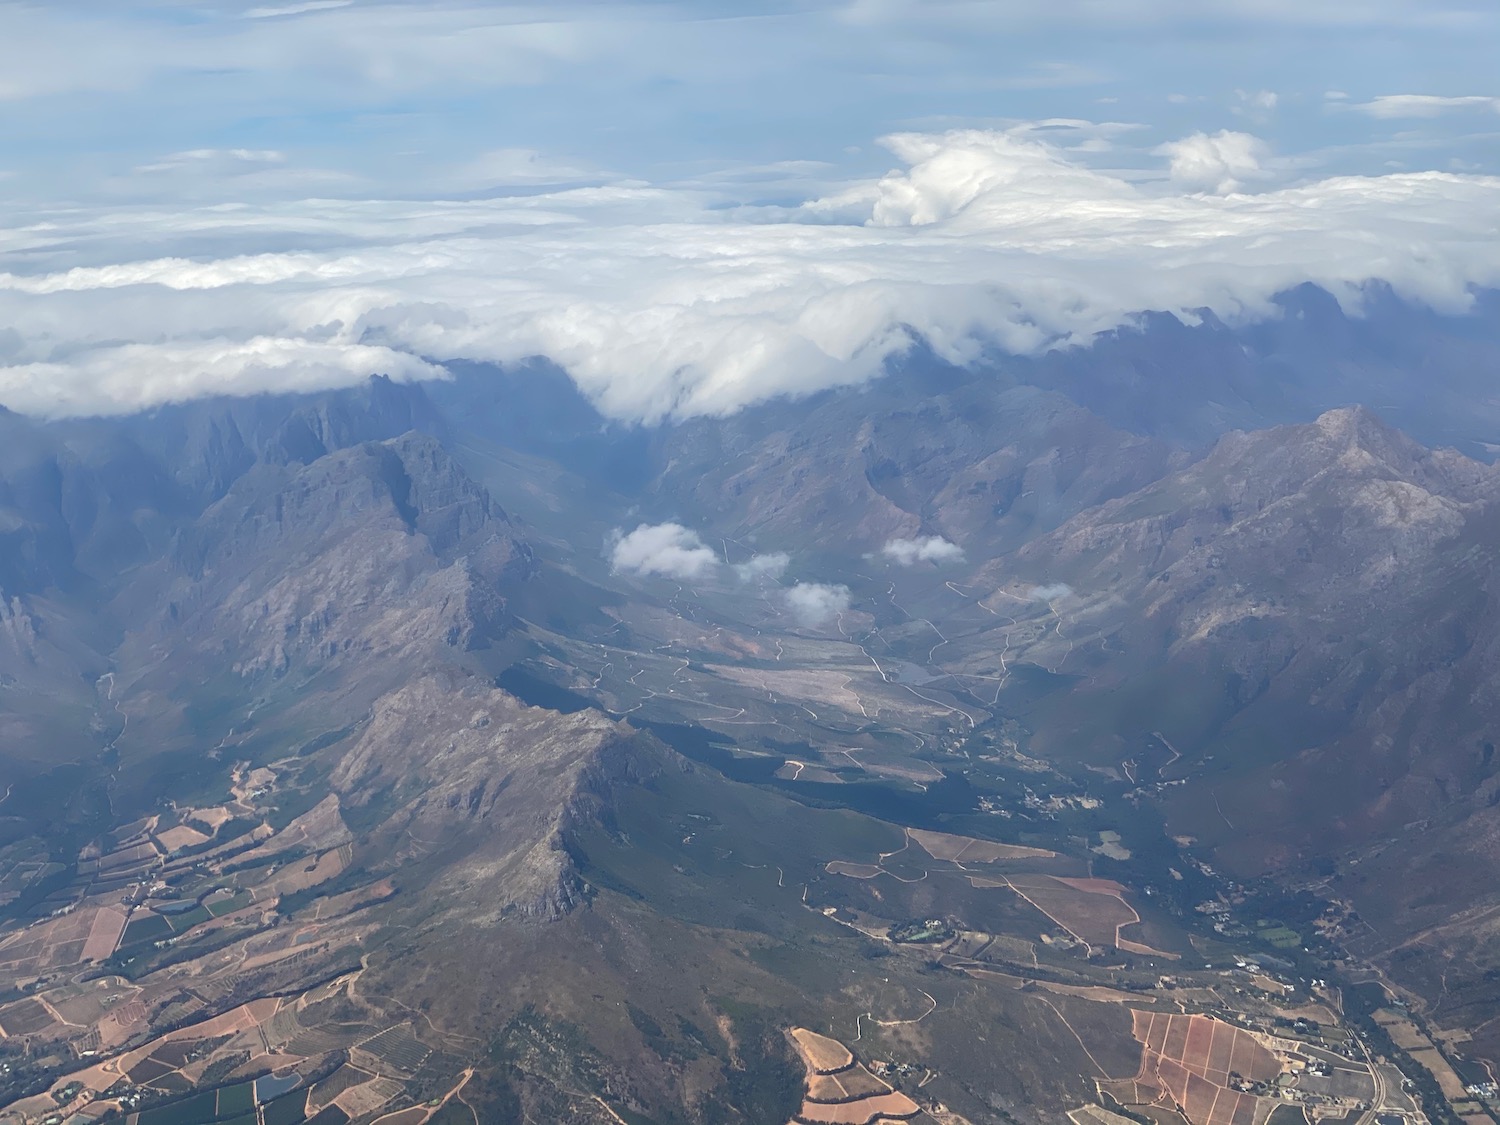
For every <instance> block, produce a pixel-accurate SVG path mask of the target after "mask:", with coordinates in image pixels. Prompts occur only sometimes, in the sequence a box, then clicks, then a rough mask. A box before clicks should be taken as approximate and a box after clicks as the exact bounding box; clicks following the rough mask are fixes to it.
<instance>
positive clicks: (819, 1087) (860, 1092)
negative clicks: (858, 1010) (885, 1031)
mask: <svg viewBox="0 0 1500 1125" xmlns="http://www.w3.org/2000/svg"><path fill="white" fill-rule="evenodd" d="M788 1034H789V1035H790V1036H791V1039H792V1042H793V1043H794V1044H795V1045H796V1047H797V1051H798V1053H799V1054H801V1056H802V1063H803V1066H805V1067H806V1068H807V1090H806V1095H805V1096H804V1097H803V1099H802V1108H800V1109H799V1110H798V1111H797V1116H796V1119H795V1120H796V1122H801V1123H803V1125H870V1123H871V1122H874V1121H879V1120H882V1119H892V1120H904V1119H906V1118H910V1117H915V1116H916V1115H917V1114H918V1113H920V1112H921V1107H920V1106H919V1105H917V1103H916V1102H914V1101H912V1100H911V1098H909V1097H907V1096H906V1095H905V1094H903V1093H902V1092H901V1091H900V1090H893V1089H892V1088H891V1086H890V1084H889V1083H887V1082H885V1081H882V1080H881V1079H879V1078H877V1077H876V1076H875V1075H873V1074H871V1073H870V1072H869V1071H868V1070H866V1069H865V1068H864V1066H863V1065H862V1064H861V1063H860V1062H859V1061H858V1060H856V1059H855V1057H854V1052H852V1051H851V1050H849V1048H848V1047H846V1046H844V1044H842V1043H840V1042H839V1041H838V1040H837V1039H830V1038H828V1036H826V1035H819V1034H818V1033H817V1032H815V1031H809V1030H807V1028H805V1027H794V1028H792V1029H791V1031H790V1032H789V1033H788ZM794 1125H795V1123H794Z"/></svg>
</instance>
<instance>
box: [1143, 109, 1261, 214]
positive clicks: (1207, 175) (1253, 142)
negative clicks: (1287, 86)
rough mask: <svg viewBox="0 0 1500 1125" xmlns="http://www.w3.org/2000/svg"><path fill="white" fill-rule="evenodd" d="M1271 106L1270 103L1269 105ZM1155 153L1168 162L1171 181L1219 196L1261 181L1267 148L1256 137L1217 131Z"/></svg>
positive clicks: (1196, 134) (1182, 141) (1174, 142)
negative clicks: (1248, 183)
mask: <svg viewBox="0 0 1500 1125" xmlns="http://www.w3.org/2000/svg"><path fill="white" fill-rule="evenodd" d="M1272 104H1274V102H1273V103H1272ZM1155 152H1156V153H1157V155H1159V156H1165V157H1167V158H1168V159H1169V160H1170V161H1171V168H1170V175H1171V177H1172V182H1173V183H1174V184H1178V185H1180V186H1182V187H1185V188H1188V189H1189V190H1194V191H1212V192H1218V193H1219V194H1220V195H1227V194H1228V193H1230V192H1234V191H1239V190H1240V188H1242V187H1243V186H1244V185H1245V182H1246V181H1247V180H1258V179H1263V178H1264V177H1265V175H1266V171H1265V163H1266V160H1267V159H1268V158H1269V157H1270V155H1271V150H1270V148H1269V147H1268V146H1267V145H1266V143H1265V142H1264V141H1262V140H1261V139H1260V138H1259V137H1254V136H1251V135H1250V134H1249V133H1233V132H1230V131H1229V130H1228V129H1221V130H1220V131H1219V132H1217V133H1213V134H1209V133H1194V134H1193V135H1192V136H1190V137H1184V138H1183V139H1182V140H1180V141H1169V142H1167V143H1166V144H1164V145H1159V146H1158V147H1157V148H1156V149H1155Z"/></svg>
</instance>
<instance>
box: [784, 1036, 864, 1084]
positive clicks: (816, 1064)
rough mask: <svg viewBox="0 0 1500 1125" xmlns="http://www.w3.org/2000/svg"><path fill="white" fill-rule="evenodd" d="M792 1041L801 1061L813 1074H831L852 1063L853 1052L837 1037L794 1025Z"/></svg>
mask: <svg viewBox="0 0 1500 1125" xmlns="http://www.w3.org/2000/svg"><path fill="white" fill-rule="evenodd" d="M791 1036H792V1042H793V1043H795V1044H796V1045H797V1050H798V1051H799V1052H800V1053H801V1055H802V1061H803V1062H804V1063H806V1064H807V1068H808V1070H810V1071H812V1072H813V1073H814V1074H832V1073H834V1072H835V1071H840V1070H843V1069H844V1068H845V1067H848V1066H851V1065H853V1063H854V1054H853V1052H851V1051H850V1050H849V1048H848V1047H846V1046H844V1045H843V1044H842V1043H840V1042H839V1041H838V1040H837V1039H830V1038H828V1036H826V1035H819V1034H818V1033H817V1032H816V1031H808V1030H807V1028H805V1027H794V1028H792V1031H791Z"/></svg>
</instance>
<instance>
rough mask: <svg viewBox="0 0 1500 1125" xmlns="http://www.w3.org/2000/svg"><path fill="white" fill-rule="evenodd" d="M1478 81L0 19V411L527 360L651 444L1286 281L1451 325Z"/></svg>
mask: <svg viewBox="0 0 1500 1125" xmlns="http://www.w3.org/2000/svg"><path fill="white" fill-rule="evenodd" d="M1496 57H1500V6H1497V5H1495V4H1493V3H1489V2H1485V3H1478V2H1462V3H1452V2H1445V0H1429V2H1426V3H1416V2H1408V0H1359V2H1346V0H1295V2H1294V0H1253V2H1252V0H1133V2H1130V3H1126V2H1123V0H1047V2H1042V0H1002V2H990V0H841V2H827V3H825V2H818V0H802V2H794V0H761V2H760V3H754V4H740V3H731V2H727V0H700V2H695V3H689V2H683V0H678V2H671V3H659V4H630V3H609V4H603V3H579V2H572V0H560V2H556V3H551V4H547V5H519V4H505V3H477V2H472V0H470V2H458V0H424V2H408V0H262V2H259V3H256V2H251V0H234V2H231V0H202V2H196V3H194V2H179V0H66V2H55V0H54V2H52V3H47V4H41V3H30V2H15V0H0V403H4V404H6V405H8V406H11V407H12V408H14V409H19V410H25V411H30V412H33V413H38V414H44V415H56V414H79V413H93V412H120V411H126V410H133V409H139V408H141V407H145V406H150V405H153V404H156V403H160V402H165V401H172V400H175V399H181V398H185V397H191V396H193V395H199V394H206V393H215V392H220V391H227V392H235V393H240V392H248V391H254V390H258V389H268V388H273V389H289V388H296V387H314V386H330V385H338V384H340V383H347V382H350V381H353V380H356V379H359V378H363V377H365V376H366V375H368V374H370V373H373V372H375V371H381V372H385V373H389V374H392V375H393V376H395V377H398V378H427V377H439V376H440V375H441V374H442V366H443V364H444V363H445V362H447V361H450V360H456V359H478V360H489V361H494V362H497V363H506V362H513V361H516V360H519V359H523V358H525V357H526V356H528V355H536V354H542V355H547V356H548V357H549V358H552V359H554V360H555V361H557V362H558V363H560V364H562V365H563V366H564V367H565V368H566V369H567V370H569V371H570V373H572V374H573V375H574V377H575V379H577V381H578V382H579V384H580V386H581V387H583V389H584V390H585V391H586V392H587V393H588V394H590V395H591V397H593V398H594V399H595V400H596V401H597V402H598V403H599V404H600V405H601V408H602V409H605V410H606V411H607V412H609V413H611V414H614V415H615V416H618V417H621V418H629V419H644V420H656V419H660V418H664V417H671V416H685V415H692V414H713V413H725V412H729V411H732V410H735V409H738V408H740V407H742V406H744V405H745V404H746V403H749V402H753V401H757V400H759V399H762V398H765V397H767V396H769V395H777V394H798V393H805V392H806V391H809V390H813V389H817V388H821V387H824V386H830V385H837V384H840V383H854V382H858V381H860V380H862V379H865V378H869V377H870V376H871V375H873V374H874V373H876V372H878V371H879V370H881V369H882V367H883V365H884V364H885V362H886V361H887V360H888V359H889V358H890V356H891V355H893V354H895V353H896V352H899V351H900V350H902V349H903V348H905V347H909V346H911V344H912V343H913V341H914V340H917V339H920V340H922V341H923V342H924V343H925V344H927V345H929V346H931V347H933V348H934V350H936V351H937V352H938V353H939V354H941V355H944V356H946V357H947V358H950V359H952V360H954V361H955V362H976V361H978V360H980V359H981V358H983V357H985V356H989V355H992V354H994V353H995V352H997V351H998V352H1000V353H1003V352H1006V351H1035V350H1037V349H1040V348H1044V347H1050V346H1056V345H1057V344H1059V343H1062V342H1078V341H1086V340H1087V339H1088V338H1089V336H1090V335H1091V334H1092V333H1094V332H1097V331H1100V330H1102V329H1104V328H1108V327H1113V326H1115V325H1118V324H1120V323H1124V322H1126V321H1128V319H1129V318H1130V316H1131V315H1132V314H1133V313H1136V312H1139V311H1140V310H1142V309H1144V308H1160V309H1167V310H1170V311H1179V310H1192V309H1197V308H1202V307H1208V308H1212V309H1214V310H1215V311H1216V312H1219V313H1221V314H1223V315H1226V316H1230V317H1233V316H1256V315H1264V314H1265V313H1266V311H1267V310H1268V309H1269V308H1270V305H1269V297H1270V296H1271V295H1272V294H1274V292H1275V291H1276V290H1277V289H1278V288H1284V287H1286V286H1288V285H1291V284H1296V283H1297V282H1298V281H1303V280H1313V281H1316V282H1318V283H1320V284H1324V285H1327V286H1328V287H1329V288H1330V289H1332V290H1333V291H1335V293H1337V294H1339V295H1340V296H1341V298H1342V299H1344V300H1346V302H1347V303H1349V305H1350V307H1356V308H1357V304H1358V291H1359V288H1360V286H1361V285H1362V284H1364V283H1366V282H1368V281H1370V280H1374V279H1379V280H1384V281H1387V282H1389V283H1391V284H1392V285H1394V286H1395V287H1396V288H1397V289H1398V291H1401V292H1403V293H1404V294H1406V295H1407V296H1409V297H1411V298H1412V299H1415V300H1421V301H1424V302H1427V303H1430V304H1433V305H1435V306H1437V307H1440V308H1442V309H1444V310H1445V311H1457V312H1461V311H1462V309H1463V308H1464V306H1465V302H1466V295H1467V293H1468V292H1469V291H1470V289H1471V288H1472V287H1473V286H1481V285H1483V286H1491V285H1495V284H1497V282H1500V277H1497V276H1496V275H1497V273H1500V247H1497V240H1500V235H1497V231H1496V227H1497V216H1500V182H1497V180H1496V179H1495V177H1496V176H1497V175H1500V143H1497V141H1500V81H1497V79H1496V77H1495V74H1494V72H1495V67H1494V64H1493V59H1494V58H1496ZM1184 315H1191V314H1190V313H1185V314H1184Z"/></svg>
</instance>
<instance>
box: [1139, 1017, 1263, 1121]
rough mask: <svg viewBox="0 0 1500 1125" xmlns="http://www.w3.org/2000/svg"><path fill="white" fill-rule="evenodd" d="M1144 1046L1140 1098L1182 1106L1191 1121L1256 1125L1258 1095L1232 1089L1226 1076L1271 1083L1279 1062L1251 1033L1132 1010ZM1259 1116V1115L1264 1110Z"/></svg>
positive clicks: (1214, 1022) (1208, 1020)
mask: <svg viewBox="0 0 1500 1125" xmlns="http://www.w3.org/2000/svg"><path fill="white" fill-rule="evenodd" d="M1132 1017H1133V1021H1134V1022H1133V1027H1132V1033H1133V1034H1134V1036H1135V1038H1136V1039H1137V1040H1138V1041H1139V1042H1140V1043H1141V1045H1142V1052H1141V1069H1140V1072H1139V1073H1138V1074H1137V1075H1136V1078H1135V1083H1134V1084H1135V1087H1136V1090H1137V1093H1138V1096H1139V1094H1143V1093H1144V1094H1150V1093H1152V1092H1153V1091H1154V1092H1155V1095H1156V1096H1155V1097H1148V1098H1143V1099H1142V1104H1146V1103H1149V1102H1152V1101H1154V1102H1158V1103H1159V1104H1160V1103H1165V1104H1168V1105H1172V1106H1175V1107H1176V1108H1178V1109H1180V1110H1181V1111H1182V1113H1183V1115H1184V1116H1185V1117H1186V1118H1187V1119H1188V1121H1189V1122H1190V1123H1191V1125H1255V1121H1256V1120H1257V1112H1258V1111H1259V1110H1260V1109H1262V1106H1261V1105H1260V1104H1259V1103H1260V1102H1261V1100H1262V1099H1259V1098H1256V1097H1254V1096H1253V1095H1250V1094H1245V1093H1241V1092H1239V1091H1237V1090H1233V1089H1231V1088H1230V1086H1229V1080H1230V1079H1229V1076H1230V1075H1231V1074H1237V1075H1239V1076H1240V1077H1242V1078H1244V1079H1246V1080H1248V1081H1260V1082H1269V1081H1273V1080H1274V1079H1275V1078H1276V1076H1277V1075H1278V1074H1280V1073H1281V1064H1280V1063H1279V1062H1277V1061H1276V1057H1275V1056H1274V1055H1272V1054H1271V1052H1270V1051H1268V1050H1267V1049H1266V1048H1265V1047H1264V1046H1262V1045H1261V1043H1260V1041H1259V1040H1257V1039H1256V1038H1255V1036H1254V1035H1252V1034H1250V1033H1249V1032H1247V1031H1243V1030H1241V1029H1240V1028H1237V1027H1235V1026H1234V1025H1233V1024H1228V1023H1224V1022H1222V1021H1221V1020H1216V1019H1212V1018H1210V1017H1208V1016H1196V1015H1195V1016H1182V1015H1168V1014H1166V1013H1162V1012H1143V1011H1140V1010H1137V1011H1135V1012H1133V1013H1132ZM1262 1116H1263V1114H1262Z"/></svg>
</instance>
